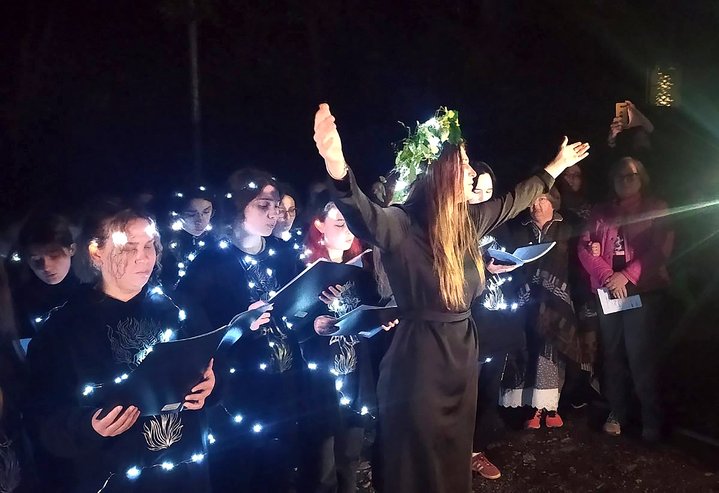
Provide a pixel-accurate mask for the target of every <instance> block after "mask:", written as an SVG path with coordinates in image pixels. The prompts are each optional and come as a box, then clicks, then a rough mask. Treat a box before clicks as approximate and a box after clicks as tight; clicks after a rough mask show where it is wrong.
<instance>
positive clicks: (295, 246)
mask: <svg viewBox="0 0 719 493" xmlns="http://www.w3.org/2000/svg"><path fill="white" fill-rule="evenodd" d="M292 248H294V249H295V250H299V249H300V246H299V245H298V244H297V243H295V244H294V246H293V247H292ZM303 255H304V254H303Z"/></svg>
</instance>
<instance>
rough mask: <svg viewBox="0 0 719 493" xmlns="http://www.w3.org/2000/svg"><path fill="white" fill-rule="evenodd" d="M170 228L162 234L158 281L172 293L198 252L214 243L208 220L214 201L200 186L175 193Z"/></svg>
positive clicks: (215, 202) (213, 233) (210, 194)
mask: <svg viewBox="0 0 719 493" xmlns="http://www.w3.org/2000/svg"><path fill="white" fill-rule="evenodd" d="M170 209H171V210H170V227H169V228H167V229H168V231H167V233H163V236H164V238H163V249H164V252H165V253H164V255H163V259H162V269H161V270H160V280H161V282H162V287H163V288H165V290H166V291H167V292H168V293H172V292H173V291H174V289H175V288H176V287H177V283H178V281H179V280H180V278H182V276H184V275H185V273H186V272H187V267H188V265H189V264H190V262H192V261H193V260H194V259H195V257H197V254H198V253H200V251H201V250H203V249H204V248H206V247H207V246H209V245H210V244H212V243H213V242H215V241H216V238H215V231H214V227H213V225H212V224H211V222H210V221H211V220H212V219H213V218H214V217H215V216H216V214H217V198H216V196H215V195H214V194H213V193H212V192H211V191H210V190H209V189H208V187H206V186H204V185H202V186H199V187H196V188H191V189H189V190H185V191H177V192H175V193H174V194H173V196H172V200H171V202H170Z"/></svg>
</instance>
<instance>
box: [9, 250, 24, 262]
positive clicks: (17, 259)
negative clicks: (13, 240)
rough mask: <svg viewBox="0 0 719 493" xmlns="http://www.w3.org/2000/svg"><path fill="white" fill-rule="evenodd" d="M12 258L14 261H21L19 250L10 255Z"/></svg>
mask: <svg viewBox="0 0 719 493" xmlns="http://www.w3.org/2000/svg"><path fill="white" fill-rule="evenodd" d="M10 260H12V261H13V262H20V261H21V260H22V259H21V258H20V255H18V253H17V252H13V254H12V257H10Z"/></svg>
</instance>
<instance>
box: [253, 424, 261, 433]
mask: <svg viewBox="0 0 719 493" xmlns="http://www.w3.org/2000/svg"><path fill="white" fill-rule="evenodd" d="M252 431H254V432H255V433H259V432H261V431H262V425H261V424H259V423H255V424H254V425H252Z"/></svg>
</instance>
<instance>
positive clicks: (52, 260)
mask: <svg viewBox="0 0 719 493" xmlns="http://www.w3.org/2000/svg"><path fill="white" fill-rule="evenodd" d="M73 255H75V244H74V243H73V244H72V245H71V246H70V248H65V247H62V246H60V245H31V246H30V248H29V249H28V265H29V266H30V269H31V270H32V271H33V273H34V274H35V275H36V276H37V277H38V279H40V280H41V281H42V282H44V283H45V284H50V285H55V284H59V283H61V282H62V281H63V280H64V279H65V277H67V274H68V272H70V266H71V265H72V256H73Z"/></svg>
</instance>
